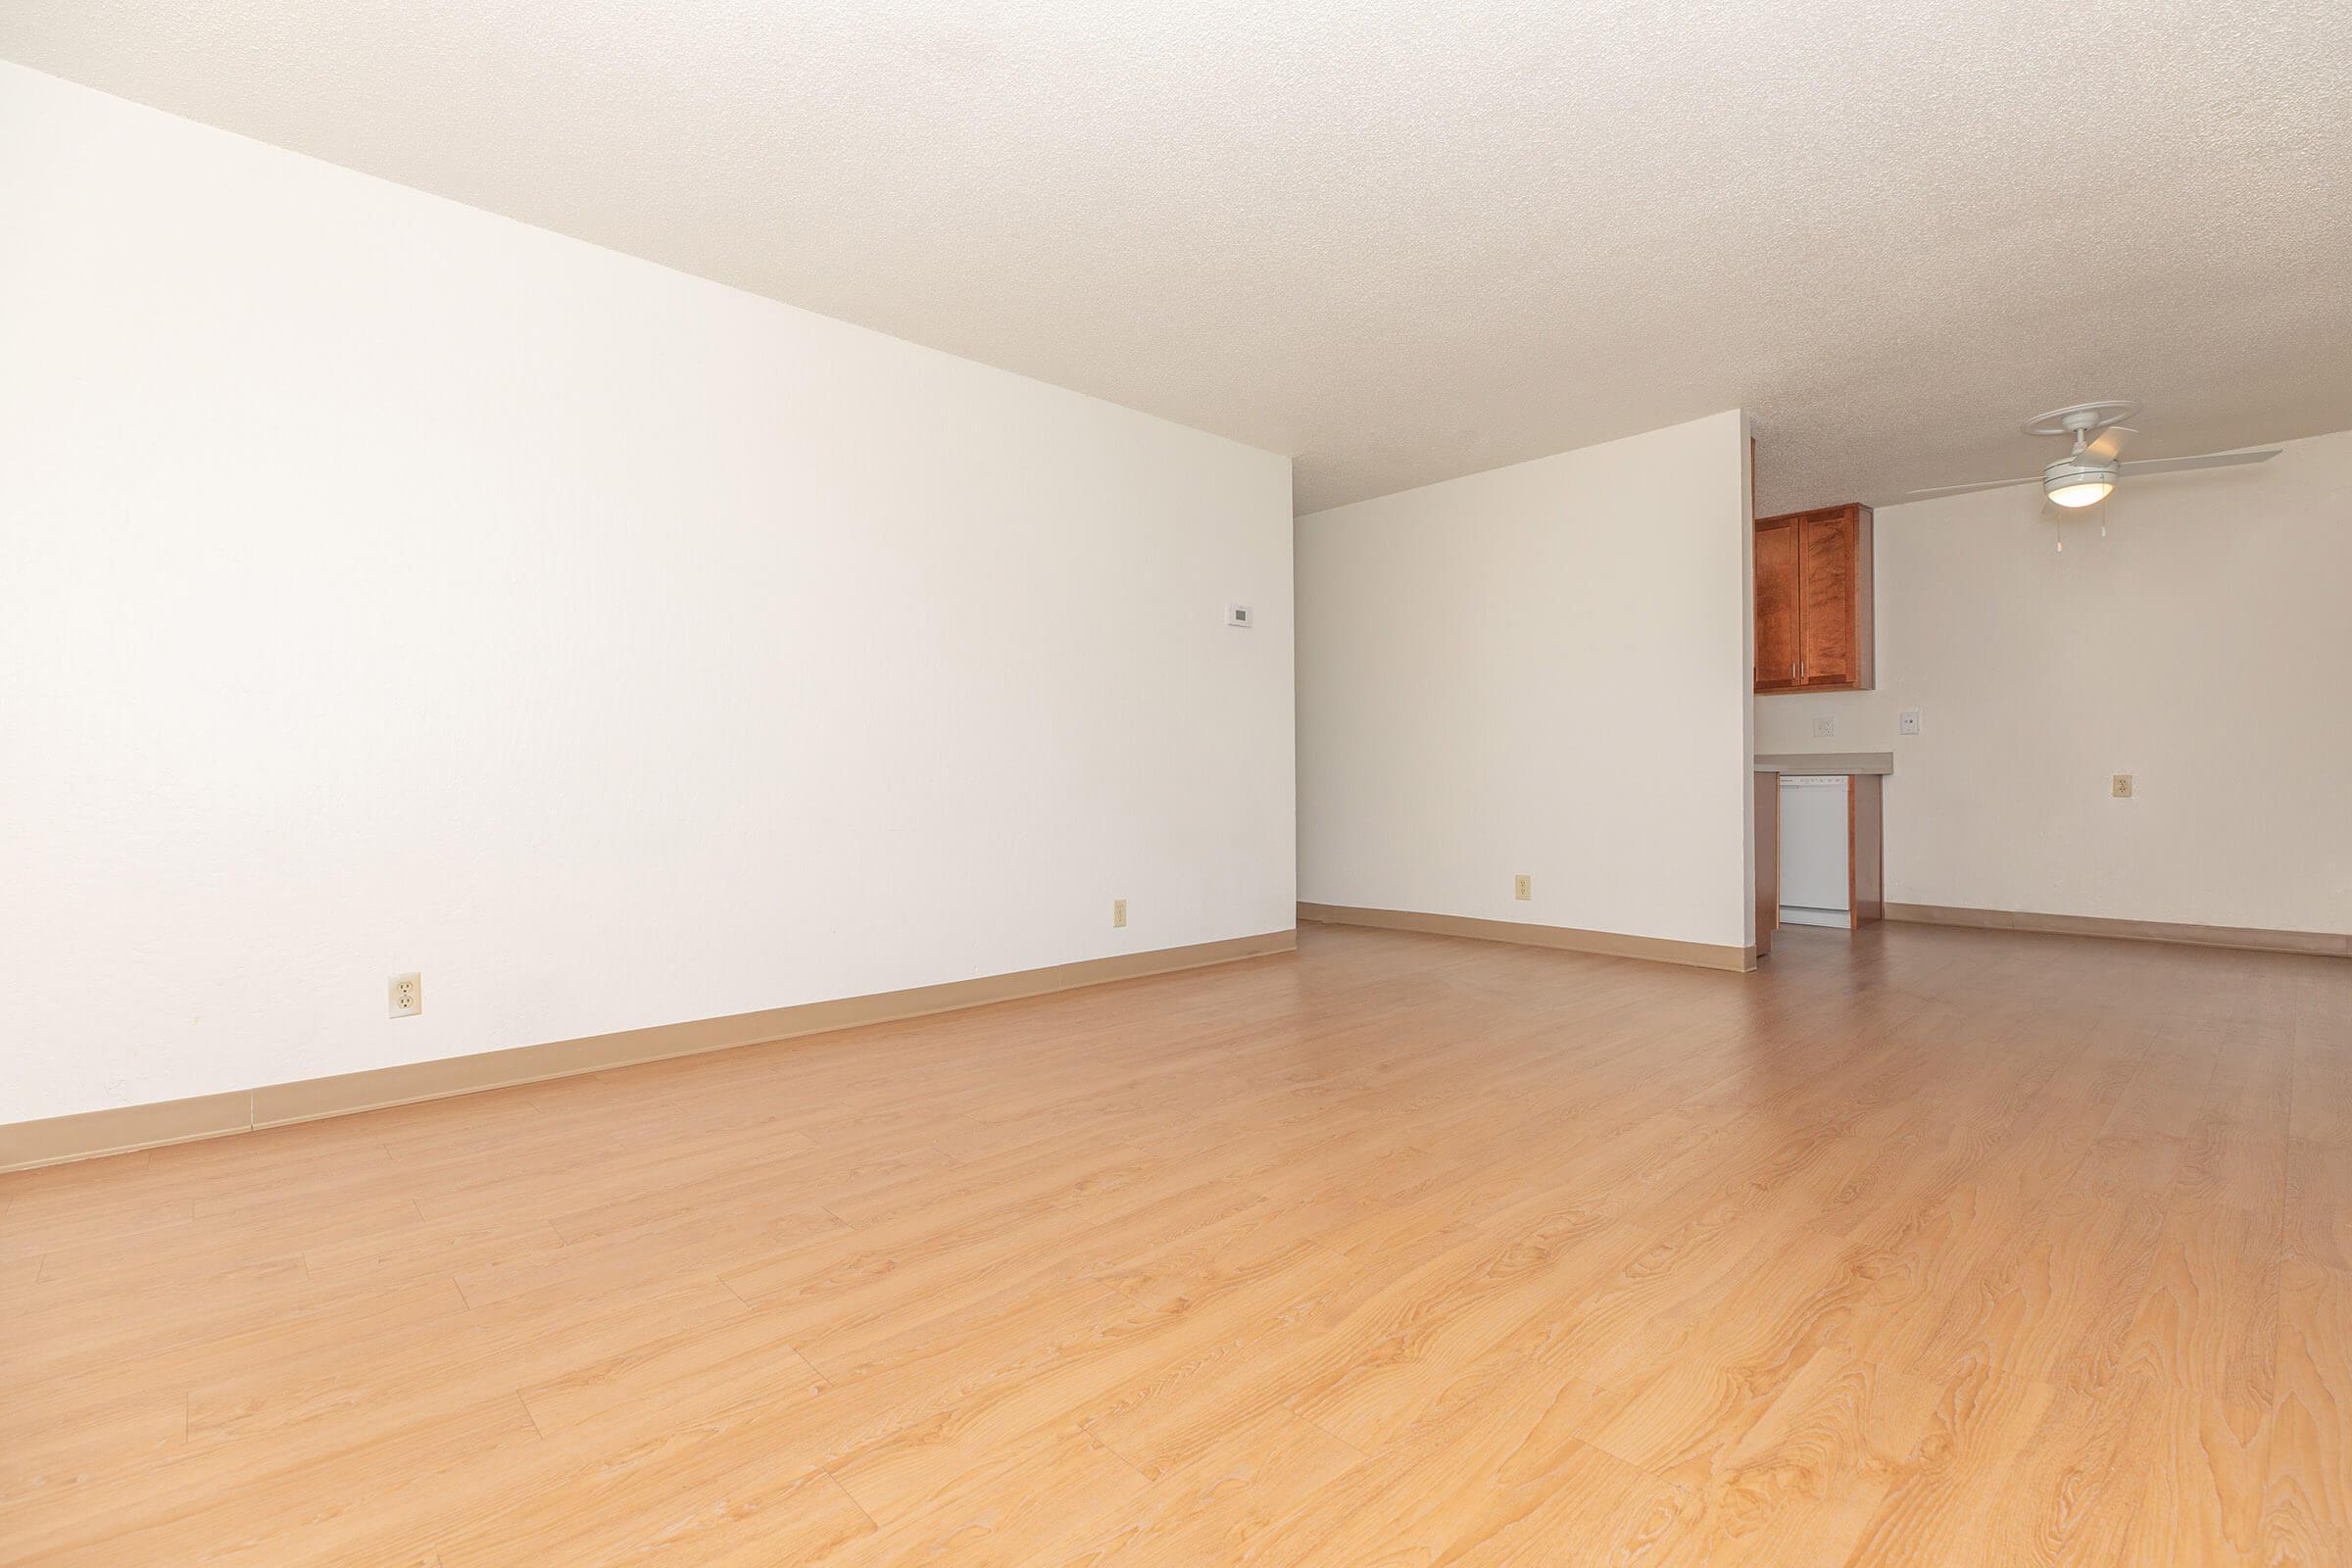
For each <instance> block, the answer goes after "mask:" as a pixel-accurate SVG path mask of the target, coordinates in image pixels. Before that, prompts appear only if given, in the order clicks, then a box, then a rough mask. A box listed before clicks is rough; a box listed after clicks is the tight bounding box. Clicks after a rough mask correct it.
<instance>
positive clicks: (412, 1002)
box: [387, 974, 424, 1018]
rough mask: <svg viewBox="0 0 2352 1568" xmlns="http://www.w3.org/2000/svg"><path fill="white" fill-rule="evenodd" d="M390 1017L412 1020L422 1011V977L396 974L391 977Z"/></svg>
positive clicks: (389, 988)
mask: <svg viewBox="0 0 2352 1568" xmlns="http://www.w3.org/2000/svg"><path fill="white" fill-rule="evenodd" d="M387 989H388V990H389V992H390V998H389V1000H390V1004H391V1010H390V1015H391V1016H392V1017H395V1018H414V1017H415V1016H417V1014H418V1013H420V1012H422V1011H423V1010H424V976H422V975H420V974H396V975H394V976H393V977H392V982H391V985H390V986H389V987H388V988H387Z"/></svg>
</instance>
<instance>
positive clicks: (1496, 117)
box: [0, 0, 2352, 511]
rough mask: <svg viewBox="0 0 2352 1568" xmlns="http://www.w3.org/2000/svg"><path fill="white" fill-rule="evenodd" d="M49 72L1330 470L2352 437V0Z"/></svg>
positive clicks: (875, 10)
mask: <svg viewBox="0 0 2352 1568" xmlns="http://www.w3.org/2000/svg"><path fill="white" fill-rule="evenodd" d="M0 56H5V57H7V58H10V59H13V60H16V61H19V62H21V63H23V64H25V65H29V66H32V67H34V68H36V69H39V70H43V71H48V72H52V73H56V74H59V75H62V76H66V77H69V78H71V79H73V80H76V81H81V82H86V83H88V84H90V85H92V86H96V87H99V88H102V89H104V90H106V91H109V92H113V93H118V94H121V95H123V96H124V97H128V98H134V99H137V100H140V101H142V102H145V103H150V104H154V105H157V106H159V107H161V108H164V109H167V110H171V111H172V112H174V113H177V114H181V115H185V116H188V117H190V118H193V119H196V120H200V121H205V122H209V123H214V124H217V125H221V126H225V127H227V128H229V129H231V130H236V131H241V132H244V133H245V134H247V135H251V136H255V137H259V138H261V139H263V140H265V141H270V142H275V143H277V144H279V145H281V146H285V147H290V148H294V149H297V150H299V151H302V152H306V153H311V154H315V155H317V156H318V157H320V158H324V159H328V160H331V161H333V162H335V163H338V164H344V165H348V166H350V167H351V168H354V169H359V170H365V171H367V172H370V173H375V174H380V175H384V176H387V177H389V178H392V179H396V180H400V181H402V182H404V183H406V184H410V185H415V186H417V187H420V188H422V189H425V190H429V191H435V192H438V193H441V194H443V195H447V196H451V197H455V198H457V199H458V200H460V201H464V202H468V203H471V204H473V205H475V206H479V207H484V208H488V209H491V210H493V211H495V212H500V213H506V214H509V215H511V216H513V217H515V218H518V219H521V220H523V221H527V222H531V223H536V224H541V225H544V226H546V227H548V228H552V229H558V230H561V231H563V232H564V233H567V234H573V235H577V236H579V237H580V238H582V239H587V240H592V241H595V242H596V243H598V244H601V245H608V246H612V247H613V248H615V249H618V250H623V251H629V252H633V253H635V254H637V255H640V256H645V257H650V258H652V259H654V260H657V261H660V262H663V263H666V264H668V265H670V266H672V267H676V268H680V269H683V270H687V271H690V272H698V273H701V274H703V275H705V276H709V277H712V278H717V279H720V280H723V281H725V282H728V283H733V284H737V285H740V286H741V287H744V288H747V289H752V290H755V291H757V292H759V293H761V294H767V295H772V296H773V297H775V298H777V299H780V300H787V301H790V302H792V303H793V304H796V305H802V306H807V307H809V308H810V309H812V310H816V311H821V312H824V313H826V314H828V315H831V316H837V317H843V318H846V319H850V320H854V321H859V322H863V323H865V324H867V325H869V326H874V327H878V328H880V329H882V330H884V331H887V332H892V333H897V334H899V335H901V336H904V337H907V338H912V339H914V340H916V341H918V342H922V343H927V344H932V345H935V346H937V347H939V348H943V349H948V350H951V351H953V352H955V353H957V354H963V355H968V356H970V357H971V358H973V359H977V360H983V361H986V362H988V363H990V364H993V365H999V366H1004V367H1007V368H1012V369H1015V370H1020V371H1024V372H1026V373H1028V374H1031V375H1035V376H1040V377H1043V378H1044V379H1046V380H1049V381H1055V382H1059V383H1061V384H1063V385H1066V386H1071V387H1076V388H1079V389H1081V390H1084V391H1087V392H1092V393H1096V394H1099V395H1101V396H1103V397H1106V398H1110V399H1113V400H1115V401H1117V402H1120V403H1125V404H1130V405H1133V406H1134V407H1137V408H1141V409H1148V410H1151V411H1152V412H1153V413H1157V414H1162V415H1165V416H1168V417H1171V418H1176V419H1181V420H1183V421H1185V422H1187V423H1190V424H1195V425H1200V426H1202V427H1204V428H1206V429H1210V430H1215V431H1219V432H1221V433H1223V434H1226V435H1231V436H1236V437H1239V438H1241V439H1242V440H1245V441H1249V442H1252V443H1255V444H1257V445H1259V446H1263V447H1270V448H1273V449H1276V450H1279V451H1284V452H1289V453H1292V454H1294V455H1295V456H1296V457H1297V459H1298V496H1299V506H1300V508H1301V509H1302V510H1308V509H1313V508H1316V507H1322V506H1329V505H1332V504H1335V503H1338V502H1343V501H1348V500H1353V499H1357V498H1360V497H1363V496H1368V495H1375V494H1379V493H1382V492H1385V491H1390V490H1396V489H1400V488H1403V487H1405V486H1409V485H1414V484H1419V483H1424V482H1426V481H1429V480H1433V479H1440V478H1445V477H1448V476H1450V475H1453V474H1457V473H1463V472H1468V471H1471V470H1474V469H1478V468H1485V467H1491V466H1495V465H1497V464H1501V463H1507V462H1513V461H1516V460H1519V459H1523V458H1529V457H1534V456H1538V455H1540V454H1543V453H1547V452H1554V451H1558V450H1560V449H1562V448H1566V447H1574V446H1580V445H1584V444H1587V443H1590V442H1593V441H1598V440H1606V439H1609V438H1612V437H1615V436H1619V435H1624V434H1628V433H1630V432H1633V431H1637V430H1642V429H1647V428H1650V427H1653V426H1656V425H1661V424H1666V423H1670V422H1673V421H1676V420H1680V419H1684V418H1688V417H1695V416H1698V415H1701V414H1705V413H1709V412H1711V411H1714V410H1717V409H1721V408H1725V407H1728V406H1731V405H1734V404H1738V405H1742V406H1744V407H1746V408H1747V409H1749V410H1750V411H1751V412H1752V413H1753V414H1754V416H1755V417H1756V419H1757V421H1758V425H1759V430H1760V441H1761V464H1760V470H1761V471H1760V474H1759V484H1760V494H1759V502H1760V505H1761V506H1762V507H1763V509H1764V510H1766V511H1779V510H1786V509H1788V508H1791V507H1796V506H1802V505H1812V504H1816V503H1822V502H1828V501H1834V500H1844V499H1860V500H1864V501H1869V502H1874V503H1880V504H1884V503H1886V502H1887V501H1890V500H1893V499H1897V498H1898V497H1899V496H1900V494H1901V492H1903V491H1905V490H1907V489H1909V488H1911V487H1913V486H1916V485H1929V484H1955V483H1960V482H1963V481H1967V480H1972V479H1979V478H1986V477H1993V476H1997V475H2001V474H2005V473H2012V472H2015V473H2025V472H2030V471H2032V470H2033V469H2034V467H2037V466H2039V465H2040V464H2041V463H2042V462H2044V461H2046V459H2047V458H2048V457H2049V456H2050V455H2051V454H2050V453H2049V452H2048V451H2045V450H2044V444H2036V443H2034V442H2032V441H2029V440H2027V439H2025V438H2023V437H2021V436H2019V435H2018V434H2017V433H2016V425H2017V422H2018V420H2019V419H2021V418H2022V417H2025V416H2027V415H2029V414H2032V413H2034V412H2036V411H2038V410H2040V409H2042V408H2044V407H2047V406H2050V405H2054V404H2060V403H2070V402H2076V401H2080V400H2082V399H2086V398H2092V397H2134V398H2138V399H2140V400H2142V401H2143V402H2144V403H2145V404H2146V405H2147V413H2146V414H2145V416H2144V417H2143V418H2142V419H2141V420H2140V421H2139V423H2140V425H2141V427H2142V429H2143V430H2144V431H2145V432H2146V434H2145V437H2144V438H2143V439H2142V441H2141V442H2140V443H2139V444H2138V446H2137V447H2136V448H2135V451H2134V455H2135V456H2143V457H2162V456H2166V455H2168V454H2173V453H2180V452H2193V451H2203V450H2210V449H2213V448H2218V447H2225V446H2231V445H2246V444H2251V443H2254V442H2258V441H2267V440H2275V439H2278V438H2283V437H2288V436H2297V435H2305V434H2311V433H2314V432H2318V431H2324V430H2334V429H2341V428H2345V427H2348V426H2352V3H2347V0H2264V3H2261V4H2256V5H2250V6H2249V5H2247V4H2245V3H2244V0H2134V3H2130V4H2117V3H2112V0H2077V3H2070V4H2051V3H2049V0H1941V3H1936V0H1907V3H1904V0H1897V3H1894V4H1888V3H1887V0H1872V3H1869V4H1862V3H1854V0H1694V3H1687V4H1677V5H1663V4H1656V3H1652V0H1608V3H1601V4H1574V3H1568V0H1533V3H1525V4H1516V5H1506V4H1451V5H1448V4H1430V3H1429V0H1320V3H1311V4H1300V5H1283V4H1276V3H1271V0H1156V3H1154V0H1040V3H1035V4H1029V5H1018V4H1006V3H995V4H991V3H986V0H977V3H975V0H848V3H842V0H664V3H655V4H648V3H645V0H625V3H624V0H439V3H422V4H406V5H385V4H382V3H381V0H302V3H297V0H218V3H212V4H206V5H201V6H191V5H187V4H185V3H184V0H11V3H10V4H8V5H7V6H5V7H4V8H0Z"/></svg>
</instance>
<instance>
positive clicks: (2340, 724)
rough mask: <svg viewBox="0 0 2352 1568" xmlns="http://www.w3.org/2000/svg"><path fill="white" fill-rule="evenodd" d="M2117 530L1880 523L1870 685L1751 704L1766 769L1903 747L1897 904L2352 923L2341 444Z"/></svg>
mask: <svg viewBox="0 0 2352 1568" xmlns="http://www.w3.org/2000/svg"><path fill="white" fill-rule="evenodd" d="M1765 460H1766V461H1767V462H1769V461H1770V449H1769V446H1768V447H1767V449H1766V452H1765ZM2108 510H2109V513H2110V517H2109V523H2108V535H2107V537H2106V538H2104V539H2102V538H2100V537H2099V535H2098V529H2097V526H2096V524H2095V523H2094V524H2088V525H2085V524H2082V523H2080V522H2070V523H2069V524H2068V526H2067V530H2066V532H2067V543H2066V550H2065V552H2064V553H2063V554H2061V553H2059V552H2058V551H2056V550H2055V549H2053V548H2052V546H2053V545H2054V544H2055V542H2056V536H2055V534H2054V533H2053V531H2052V529H2051V527H2050V525H2049V524H2048V523H2046V522H2044V521H2043V520H2042V518H2041V497H2040V493H2039V491H2038V490H2032V489H2026V490H1996V491H1985V492H1981V493H1979V494H1977V495H1972V496H1953V497H1948V498H1946V499H1943V500H1937V501H1922V502H1915V503H1912V504H1910V505H1907V506H1896V507H1886V508H1882V509H1881V510H1880V511H1879V512H1878V513H1877V516H1876V542H1877V549H1878V638H1879V644H1878V689H1877V690H1876V691H1871V692H1856V693H1849V694H1844V695H1829V696H1789V697H1760V698H1758V699H1756V705H1755V706H1756V744H1757V748H1758V750H1760V751H1764V752H1797V751H1830V750H1839V751H1890V752H1892V753H1894V757H1895V762H1894V774H1893V776H1892V777H1891V778H1889V779H1888V780H1887V897H1888V898H1889V899H1892V900H1894V901H1896V902H1898V903H1904V904H1942V905H1958V906H1961V907H1969V908H1989V909H2025V910H2032V911H2034V912H2035V913H2041V914H2085V915H2105V916H2110V917H2114V918H2120V919H2134V920H2177V921H2185V922H2188V923H2191V924H2201V925H2241V926H2261V927H2267V928H2272V929H2280V930H2296V931H2325V932H2343V931H2352V696H2348V695H2347V692H2346V687H2347V682H2348V681H2352V432H2347V433H2344V434H2340V435H2327V436H2318V437H2314V438H2312V439H2310V440H2305V441H2293V442H2288V443H2287V444H2286V447H2285V450H2284V452H2283V453H2282V454H2281V455H2280V456H2278V457H2277V458H2275V459H2273V460H2272V461H2271V462H2269V463H2267V464H2265V465H2263V466H2259V467H2252V468H2225V469H2219V470H2215V471H2212V472H2206V473H2185V474H2168V475H2162V476H2151V477H2147V478H2144V479H2140V480H2137V481H2132V482H2129V483H2127V484H2126V485H2125V486H2124V488H2123V489H2121V490H2119V491H2118V492H2117V493H2116V496H2115V499H2114V500H2113V501H2112V502H2110V503H2109V505H2108ZM1906 708H1917V709H1918V710H1919V711H1920V719H1921V729H1922V733H1921V734H1919V735H1917V736H1905V735H1900V734H1898V733H1897V731H1896V716H1897V715H1898V714H1899V713H1900V712H1901V711H1902V710H1904V709H1906ZM1817 715H1828V716H1831V717H1833V718H1835V720H1836V722H1837V727H1838V733H1837V737H1836V739H1834V740H1823V739H1817V738H1816V737H1815V736H1814V735H1813V733H1812V724H1813V719H1814V718H1815V716H1817ZM2116 773H2130V774H2131V775H2132V776H2133V786H2134V794H2133V796H2132V798H2131V800H2128V801H2119V800H2115V799H2113V798H2112V797H2111V796H2110V795H2109V793H2108V782H2109V778H2110V775H2112V774H2116Z"/></svg>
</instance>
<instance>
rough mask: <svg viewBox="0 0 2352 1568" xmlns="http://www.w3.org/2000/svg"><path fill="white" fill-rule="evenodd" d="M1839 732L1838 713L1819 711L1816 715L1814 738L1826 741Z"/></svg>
mask: <svg viewBox="0 0 2352 1568" xmlns="http://www.w3.org/2000/svg"><path fill="white" fill-rule="evenodd" d="M1837 733H1838V719H1837V717H1836V715H1834V714H1830V713H1817V714H1815V715H1814V717H1813V738H1814V739H1815V740H1817V741H1826V740H1829V739H1831V738H1833V737H1834V736H1836V735H1837Z"/></svg>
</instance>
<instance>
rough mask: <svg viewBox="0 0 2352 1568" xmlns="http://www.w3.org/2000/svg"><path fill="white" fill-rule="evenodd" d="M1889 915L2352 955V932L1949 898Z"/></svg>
mask: <svg viewBox="0 0 2352 1568" xmlns="http://www.w3.org/2000/svg"><path fill="white" fill-rule="evenodd" d="M1887 919H1889V920H1908V921H1910V922H1911V923H1913V924H1914V925H1964V926H1974V927H1977V928H1980V929H1983V930H1986V931H2046V932H2053V933H2056V934H2058V935H2061V936H2075V937H2121V938H2123V939H2124V940H2126V941H2129V942H2178V943H2183V944H2185V945H2187V946H2189V947H2198V948H2248V949H2252V950H2253V951H2255V952H2258V953H2308V954H2318V955H2321V956H2325V957H2330V958H2352V935H2339V934H2337V933H2333V932H2327V931H2269V930H2265V929H2263V928H2262V927H2260V926H2248V925H2189V924H2185V923H2182V922H2180V921H2174V920H2117V919H2110V918H2108V917H2107V916H2105V915H2096V914H2035V913H2034V912H2033V911H2032V910H2029V909H1967V908H1962V907H1958V906H1956V905H1949V904H1888V905H1887Z"/></svg>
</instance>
